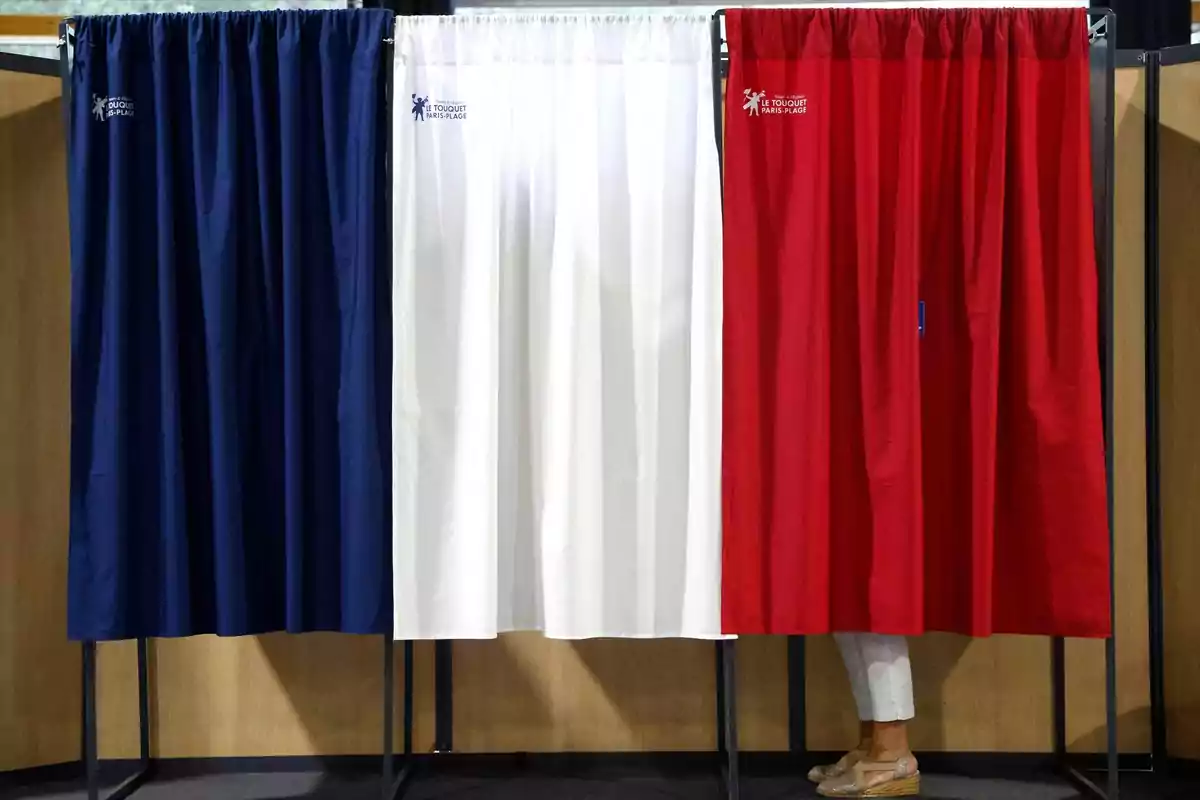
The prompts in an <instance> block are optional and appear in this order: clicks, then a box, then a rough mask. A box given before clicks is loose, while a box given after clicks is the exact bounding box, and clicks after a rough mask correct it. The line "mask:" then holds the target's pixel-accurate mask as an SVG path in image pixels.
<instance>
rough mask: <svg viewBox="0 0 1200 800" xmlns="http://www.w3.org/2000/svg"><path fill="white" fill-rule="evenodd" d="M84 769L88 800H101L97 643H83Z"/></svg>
mask: <svg viewBox="0 0 1200 800" xmlns="http://www.w3.org/2000/svg"><path fill="white" fill-rule="evenodd" d="M83 765H84V766H83V768H84V774H85V775H86V776H87V796H88V800H100V762H99V757H98V755H97V753H96V643H95V642H93V641H86V642H84V643H83Z"/></svg>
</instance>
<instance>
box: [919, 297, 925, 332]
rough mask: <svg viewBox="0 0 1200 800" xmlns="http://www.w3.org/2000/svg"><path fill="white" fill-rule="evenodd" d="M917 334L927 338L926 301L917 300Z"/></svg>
mask: <svg viewBox="0 0 1200 800" xmlns="http://www.w3.org/2000/svg"><path fill="white" fill-rule="evenodd" d="M917 336H919V337H920V338H922V339H924V338H925V301H924V300H918V301H917Z"/></svg>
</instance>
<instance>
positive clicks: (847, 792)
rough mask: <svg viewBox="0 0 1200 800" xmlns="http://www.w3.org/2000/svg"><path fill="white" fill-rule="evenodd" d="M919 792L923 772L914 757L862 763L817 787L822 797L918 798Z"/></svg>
mask: <svg viewBox="0 0 1200 800" xmlns="http://www.w3.org/2000/svg"><path fill="white" fill-rule="evenodd" d="M920 793H921V772H920V770H918V769H917V760H916V759H915V758H913V757H912V756H909V757H908V758H902V759H900V760H899V761H859V762H858V763H857V764H855V765H854V766H853V767H851V768H850V769H848V770H846V772H845V773H844V774H843V775H840V776H837V777H834V778H829V779H828V780H826V781H824V782H823V783H822V784H821V785H820V786H818V787H817V794H819V795H821V796H822V797H875V798H884V797H916V796H917V795H918V794H920Z"/></svg>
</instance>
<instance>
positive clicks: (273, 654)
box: [0, 70, 1200, 766]
mask: <svg viewBox="0 0 1200 800" xmlns="http://www.w3.org/2000/svg"><path fill="white" fill-rule="evenodd" d="M1143 106H1144V102H1143V88H1142V78H1141V75H1140V71H1138V70H1128V71H1122V72H1121V74H1120V76H1119V78H1118V114H1117V120H1116V125H1117V143H1118V145H1117V152H1118V159H1117V181H1118V187H1117V203H1118V214H1117V219H1118V227H1117V247H1118V250H1117V254H1118V258H1117V267H1116V272H1117V284H1118V292H1117V297H1118V302H1119V308H1118V317H1117V320H1118V321H1117V325H1118V333H1117V343H1118V351H1117V398H1116V409H1115V410H1116V421H1117V429H1116V447H1117V458H1116V461H1117V479H1116V482H1115V490H1116V492H1117V495H1116V513H1117V529H1116V530H1117V539H1118V548H1119V553H1118V561H1117V568H1118V595H1117V599H1118V605H1119V612H1118V619H1117V629H1118V635H1119V642H1120V645H1119V652H1120V653H1121V656H1120V668H1121V672H1120V681H1119V685H1120V703H1121V744H1122V748H1123V749H1124V750H1126V751H1128V752H1144V751H1146V750H1148V747H1149V734H1148V712H1147V708H1146V706H1147V696H1148V689H1147V677H1146V676H1147V666H1146V662H1147V656H1146V653H1147V636H1146V629H1145V616H1146V578H1145V561H1146V559H1145V527H1144V507H1145V496H1144V448H1143V446H1142V445H1143V439H1142V430H1143V425H1144V418H1143V414H1144V405H1143V371H1142V370H1143V360H1142V339H1141V336H1142V329H1143V327H1142V316H1141V313H1142V305H1141V304H1142V275H1143V273H1142V250H1141V241H1142V237H1141V224H1142V223H1141V219H1142V216H1141V215H1142V202H1143V201H1142V183H1141V164H1142V161H1141V159H1142V155H1141V148H1142V131H1143V127H1142V126H1143V116H1142V108H1143ZM57 113H58V112H57V106H56V107H55V109H54V111H53V113H49V112H48V113H47V117H48V121H47V122H46V124H45V130H44V131H42V132H41V134H40V135H41V137H42V138H44V139H46V140H50V141H54V142H57V145H56V146H57V148H58V149H59V151H60V152H61V147H62V145H61V128H60V127H57V125H58V122H59V118H58V116H57ZM51 118H52V119H51ZM1198 119H1200V117H1198ZM51 123H53V124H51ZM56 137H57V138H56ZM3 152H4V151H0V153H3ZM59 159H60V166H58V167H56V168H55V169H58V170H59V171H58V172H54V171H53V170H51V171H50V172H49V174H50V175H52V176H53V177H54V178H59V177H60V176H61V155H60V156H59ZM7 183H8V182H6V184H7ZM58 191H59V195H58V200H57V202H58V203H60V204H61V203H62V185H61V181H60V182H59V183H58ZM49 207H54V204H53V203H51V204H49ZM6 208H7V207H6ZM57 208H58V214H59V217H58V221H57V223H56V224H58V225H59V226H60V227H61V228H62V229H64V230H65V204H61V205H59V206H57ZM6 213H8V212H7V211H6ZM6 219H7V218H6ZM30 229H31V226H30V225H29V224H28V223H24V224H21V225H16V226H13V225H10V226H9V227H8V228H6V229H5V230H4V236H5V238H4V240H3V242H2V243H0V248H3V249H2V250H0V252H3V253H4V258H5V261H4V264H5V266H4V272H3V279H4V281H5V282H6V283H5V285H4V286H0V302H3V303H12V300H11V299H10V297H9V296H10V294H11V291H12V290H11V289H10V288H9V285H8V282H11V281H17V283H18V284H19V282H20V280H21V277H20V275H21V274H22V273H20V272H18V271H15V270H13V269H12V268H11V267H10V266H9V263H10V260H11V259H10V258H9V255H8V254H9V253H10V252H13V251H14V249H15V248H17V247H20V245H15V246H14V245H10V243H9V242H10V240H11V239H12V238H13V237H17V238H20V236H22V235H25V234H26V233H27V231H28V230H30ZM48 240H51V243H52V244H54V246H56V247H57V248H58V250H57V251H54V256H53V258H49V257H47V258H48V260H49V264H48V265H46V266H43V267H41V268H40V271H39V272H38V280H39V281H43V280H44V281H48V282H49V284H48V286H47V287H45V288H46V290H47V292H48V293H47V295H46V296H45V297H44V298H43V300H42V301H39V302H41V305H38V304H35V303H30V302H28V301H27V302H26V303H25V304H24V307H25V308H26V311H25V316H22V317H21V320H23V321H22V322H21V324H22V325H27V326H29V328H30V330H31V331H33V332H35V333H37V334H39V335H41V334H42V329H43V327H45V326H47V325H48V326H50V327H51V328H53V332H54V335H53V336H50V337H49V338H47V339H46V340H45V341H42V340H41V339H39V343H38V344H36V346H35V349H34V350H33V351H32V352H35V353H43V354H44V357H39V358H37V359H33V360H32V361H30V356H29V352H30V346H29V345H23V346H21V347H20V348H18V347H17V344H16V342H17V341H18V338H19V337H20V336H21V334H13V335H9V334H8V333H7V331H8V330H9V328H8V327H4V326H9V327H11V326H12V325H14V324H16V323H14V322H13V319H14V318H13V316H12V315H11V314H8V313H4V314H0V332H3V333H2V334H0V342H2V343H0V348H4V350H3V353H4V354H5V355H4V362H3V363H5V364H8V363H10V359H18V360H16V361H14V362H12V363H18V364H22V363H32V366H30V367H29V369H30V370H35V369H36V370H41V372H37V375H36V376H35V378H29V379H26V380H23V381H20V382H17V383H15V384H14V383H13V382H9V381H5V382H0V420H2V421H0V426H7V427H0V431H3V435H4V437H6V438H4V439H3V440H0V444H7V443H8V442H9V441H13V442H17V443H18V444H19V447H18V450H19V453H18V454H16V455H12V456H10V455H8V454H7V453H8V452H9V451H11V450H12V448H9V447H3V448H2V449H3V450H4V451H5V454H4V455H0V459H7V460H3V461H0V463H2V464H4V470H5V471H4V472H3V477H4V478H5V481H4V483H5V486H4V488H0V497H3V498H4V506H3V508H4V514H5V516H4V526H5V527H4V531H3V533H4V539H3V543H0V546H2V547H6V548H8V550H6V551H5V554H6V555H7V553H8V552H9V550H11V551H12V552H13V553H14V556H13V558H5V560H4V562H3V564H0V570H5V569H8V570H10V571H12V568H11V567H9V566H8V565H9V564H12V563H16V561H18V560H19V562H20V564H21V565H22V567H21V569H22V570H24V569H26V568H27V567H26V566H25V565H26V564H27V563H42V562H36V558H35V561H34V562H30V561H29V559H30V556H29V555H28V553H29V552H32V550H33V549H36V550H37V551H38V552H43V551H44V552H45V553H46V555H44V556H42V559H43V562H44V563H45V564H46V565H47V566H46V567H45V568H44V569H43V574H42V577H40V578H38V579H37V581H38V582H37V586H36V591H35V590H34V589H32V588H30V587H27V586H26V584H24V583H22V584H21V585H22V586H23V587H26V588H23V589H22V590H20V591H17V592H13V591H8V587H10V586H12V585H13V584H12V581H11V580H10V579H9V572H4V573H2V574H4V576H5V591H4V593H3V594H0V603H2V604H3V605H2V607H0V624H2V625H6V626H8V627H6V628H4V629H3V631H0V635H3V636H10V635H11V634H10V633H9V630H10V629H14V630H15V628H16V627H17V626H20V627H21V628H22V630H25V631H26V632H27V633H26V635H25V638H23V639H14V640H12V641H17V642H18V645H19V646H18V648H16V649H17V650H18V651H19V652H20V653H21V658H22V660H25V659H26V658H27V656H28V654H32V656H33V659H34V661H35V662H36V661H38V660H40V659H42V658H43V657H42V656H40V655H39V654H40V653H44V654H46V655H45V657H44V661H43V663H44V667H43V668H42V669H41V670H39V673H41V675H40V676H39V677H38V678H37V679H36V680H37V681H40V682H41V683H39V684H38V685H37V686H36V687H34V686H32V685H31V684H30V683H28V682H27V683H25V684H22V687H23V689H22V691H21V692H20V695H21V696H22V699H21V700H20V702H19V703H17V704H15V705H14V703H13V700H12V699H9V695H6V694H4V689H3V688H0V698H5V700H4V702H5V703H8V705H5V706H3V707H2V708H0V715H5V716H0V731H4V730H5V729H6V721H7V720H8V719H9V718H11V719H13V720H15V721H16V723H17V724H16V726H15V727H9V728H8V729H10V730H18V731H32V730H34V729H35V728H37V726H39V725H42V724H43V723H44V719H43V718H44V717H45V718H54V719H60V718H61V719H62V720H63V722H62V724H61V726H57V725H56V726H55V727H54V729H53V730H54V732H56V733H58V732H60V730H61V735H60V736H59V738H58V739H55V741H56V742H57V743H58V749H56V750H53V752H52V753H50V754H49V755H48V756H46V757H45V758H49V760H63V759H65V758H73V757H74V756H75V754H76V753H77V748H78V727H77V725H78V723H77V717H78V690H77V684H78V658H77V655H76V652H77V651H76V649H75V648H73V647H71V646H70V645H68V644H66V643H65V641H64V639H63V625H62V616H63V610H62V599H63V594H64V591H65V572H64V569H63V564H64V562H65V548H66V534H65V532H66V527H65V525H66V507H67V484H66V449H65V448H66V437H67V420H68V417H67V405H66V404H67V392H66V384H65V381H66V371H67V366H66V365H67V353H66V328H65V325H66V314H67V290H68V283H67V271H66V252H65V243H64V240H65V237H62V236H60V237H59V238H58V239H57V240H53V237H48ZM39 285H40V284H39ZM1198 287H1200V284H1198ZM5 308H8V306H5ZM34 309H36V313H35V311H34ZM55 337H58V338H55ZM36 348H50V349H49V350H45V351H43V350H38V349H36ZM19 359H25V361H21V360H19ZM44 375H53V376H55V377H54V379H53V380H52V379H50V378H46V377H38V376H44ZM39 381H41V382H42V383H39ZM43 383H44V384H45V393H43V394H39V393H38V392H39V391H40V390H38V389H36V388H34V387H37V386H42V385H43ZM47 393H48V394H47ZM44 395H45V396H44ZM10 409H11V410H12V411H11V413H10ZM47 443H49V445H47ZM1198 452H1200V451H1198ZM40 453H50V454H53V458H52V457H51V456H49V455H39V454H40ZM39 459H42V461H39ZM39 470H40V471H41V472H40V473H39ZM9 476H14V479H18V480H23V481H24V483H18V484H15V485H16V486H18V487H21V488H19V489H18V490H16V491H10V489H9V486H10V485H13V484H11V482H10V481H9V480H8V477H9ZM29 498H37V502H38V503H39V504H40V505H38V508H41V509H42V511H41V512H39V513H41V515H42V516H41V517H38V522H37V524H36V525H27V524H21V525H13V524H12V523H10V519H15V517H14V516H13V515H12V514H10V512H9V509H16V508H19V507H23V506H21V503H28V502H30V500H29ZM1193 560H1195V558H1194V557H1193ZM1176 574H1178V573H1176ZM13 580H16V579H15V578H14V579H13ZM20 580H22V581H24V580H25V579H24V578H21V579H20ZM1196 584H1197V581H1196V580H1195V576H1193V578H1192V583H1191V585H1193V586H1194V585H1196ZM24 594H32V595H36V596H37V597H39V598H40V600H39V603H38V604H34V605H32V606H31V605H27V604H23V603H21V602H19V600H18V599H17V598H18V596H19V595H24ZM31 613H32V614H33V616H32V617H29V618H28V619H27V617H28V615H30V614H31ZM51 623H52V624H51ZM7 641H9V640H8V639H5V640H0V647H3V645H4V643H5V642H7ZM737 647H738V654H739V662H738V712H739V723H740V734H741V745H742V747H743V748H744V749H746V750H782V749H785V748H786V747H787V745H788V742H787V676H786V650H787V648H786V642H785V640H784V639H783V638H781V637H746V638H743V639H742V640H740V641H739V642H738V645H737ZM432 652H433V648H432V647H431V646H430V645H428V644H427V643H422V644H419V645H418V648H417V674H416V676H415V680H416V686H417V698H418V704H417V709H416V724H417V731H416V746H417V747H418V748H419V749H428V748H429V747H431V746H432V739H433V736H432V733H433V707H432V694H433V677H432V676H433V664H432V661H433V658H432ZM1049 654H1050V646H1049V642H1048V641H1047V640H1044V639H1038V638H1026V637H997V638H995V639H990V640H975V641H972V640H968V639H963V638H959V637H953V636H941V635H938V636H929V637H925V638H923V639H921V640H917V641H914V643H913V663H914V672H915V680H916V692H917V705H918V715H919V716H918V721H917V723H916V725H915V729H914V738H915V743H916V745H917V747H918V748H920V749H922V750H1000V751H1014V752H1028V751H1047V750H1049V749H1050V747H1051V729H1052V725H1051V697H1050V655H1049ZM454 655H455V661H454V670H455V675H454V677H455V682H454V723H455V731H454V735H455V745H456V749H459V750H462V751H468V752H470V751H475V752H481V751H514V750H519V751H563V750H575V751H596V750H704V749H709V748H712V747H713V746H714V744H715V740H716V730H715V722H716V708H715V705H714V685H715V684H714V681H715V676H714V663H715V658H714V653H713V646H712V644H711V643H703V642H687V641H589V642H561V641H550V640H546V639H543V638H541V637H539V636H536V635H532V634H520V635H510V636H504V637H501V638H500V639H499V640H497V641H489V642H460V643H456V644H455V648H454ZM398 656H399V647H397V657H398ZM381 658H382V644H381V642H380V640H379V638H378V637H354V636H341V635H333V634H311V635H306V636H286V635H272V636H263V637H247V638H242V639H217V638H215V637H198V638H194V639H186V640H158V641H155V642H153V643H152V654H151V669H152V708H151V711H152V716H153V719H154V722H153V730H152V742H153V748H154V752H155V754H156V755H159V756H163V757H171V756H226V755H282V754H339V753H371V752H377V751H378V748H379V746H380V736H381V734H380V730H381V725H382V719H381V712H380V708H379V702H380V697H381V694H380V693H381V685H380V680H381V677H382V664H381ZM4 659H5V654H3V653H0V670H9V671H8V672H4V673H0V687H4V686H7V685H12V684H11V681H10V680H9V678H8V676H9V675H12V674H14V673H13V672H12V667H11V666H9V662H7V661H5V660H4ZM399 666H400V665H399V664H397V680H398V681H399V678H400V675H399ZM1068 666H1069V675H1068V684H1069V693H1068V699H1069V716H1070V719H1069V727H1068V735H1069V739H1070V741H1071V744H1072V746H1073V747H1074V748H1075V749H1077V750H1099V749H1101V747H1102V742H1103V735H1102V734H1103V732H1102V726H1103V713H1104V709H1103V666H1104V662H1103V652H1102V647H1101V646H1100V645H1099V644H1098V643H1087V642H1084V643H1075V642H1073V643H1071V644H1070V647H1069V653H1068ZM807 670H808V686H807V703H808V712H809V716H808V731H807V734H808V743H809V746H810V747H811V748H814V749H827V748H828V749H835V748H838V747H843V746H845V745H846V744H847V743H848V742H850V741H851V739H852V738H853V736H854V726H855V719H854V714H853V706H852V704H851V702H850V698H849V690H848V686H847V682H846V678H845V676H844V673H843V670H842V667H841V663H840V660H839V659H838V657H837V653H836V649H835V648H834V647H833V645H832V642H831V641H830V640H828V639H826V638H824V637H815V638H812V639H810V640H809V647H808V659H807ZM50 673H53V674H54V675H56V676H57V677H55V678H54V680H50V678H49V677H48V675H49V674H50ZM1179 674H1182V673H1179ZM28 680H34V679H32V678H30V679H28ZM1176 682H1178V680H1176ZM99 689H100V705H99V714H100V720H101V751H102V754H103V755H104V756H106V757H129V756H133V755H135V754H136V751H137V710H136V701H135V698H136V694H135V692H136V683H135V659H134V649H133V646H132V644H129V643H121V644H104V645H101V646H100V677H99ZM16 694H17V693H13V697H15V696H16ZM47 703H49V705H47ZM35 707H36V709H37V710H36V711H35V710H34V709H35ZM45 724H49V723H45ZM3 735H4V734H3V733H0V752H4V753H8V752H13V751H11V750H8V749H7V748H6V742H4V740H3V739H2V737H3ZM18 736H19V738H21V740H22V741H24V739H25V736H26V734H25V733H19V734H18ZM37 758H38V757H36V756H35V755H34V754H30V753H27V752H26V751H24V750H22V751H20V754H19V755H18V756H17V760H18V761H19V762H20V764H21V765H28V764H32V763H35V762H36V761H37ZM45 758H43V760H45ZM10 766H11V765H10Z"/></svg>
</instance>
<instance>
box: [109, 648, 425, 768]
mask: <svg viewBox="0 0 1200 800" xmlns="http://www.w3.org/2000/svg"><path fill="white" fill-rule="evenodd" d="M402 647H403V645H402V643H399V642H398V643H397V644H396V648H395V650H396V653H395V655H396V705H395V714H396V716H395V725H396V728H395V731H396V742H397V746H399V743H400V742H401V738H400V724H401V712H402V708H403V706H402V705H401V691H402V686H403V684H402V681H403V674H404V670H403V666H404V665H403V657H402ZM150 648H151V649H150V670H151V676H152V678H151V681H152V689H151V704H150V714H151V719H152V725H151V750H152V752H153V754H154V755H156V756H158V757H162V758H176V757H191V756H197V757H199V756H203V757H219V756H248V755H253V756H271V755H363V754H371V753H379V752H381V748H382V736H383V715H382V708H381V705H380V704H381V702H382V699H383V694H382V692H383V639H382V637H379V636H353V635H349V634H336V633H310V634H302V635H289V634H269V635H266V636H244V637H236V638H219V637H216V636H198V637H193V638H188V639H155V640H152V641H151V643H150ZM432 653H433V647H432V645H429V644H427V643H421V644H420V645H418V647H417V654H416V659H415V660H416V670H415V675H414V679H415V680H416V681H417V701H418V702H417V705H416V707H415V710H414V726H415V733H414V746H415V747H416V748H417V749H419V750H429V749H430V748H431V747H432V744H433V704H432V696H433V692H432V686H433V682H432V678H433V658H432ZM98 672H99V678H98V694H99V696H98V707H97V714H98V717H99V723H100V734H99V740H100V749H101V756H102V757H104V758H133V757H136V755H137V752H138V735H137V730H138V718H137V713H138V707H137V662H136V647H135V645H134V643H133V642H112V643H105V644H101V645H100V646H99V669H98Z"/></svg>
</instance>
